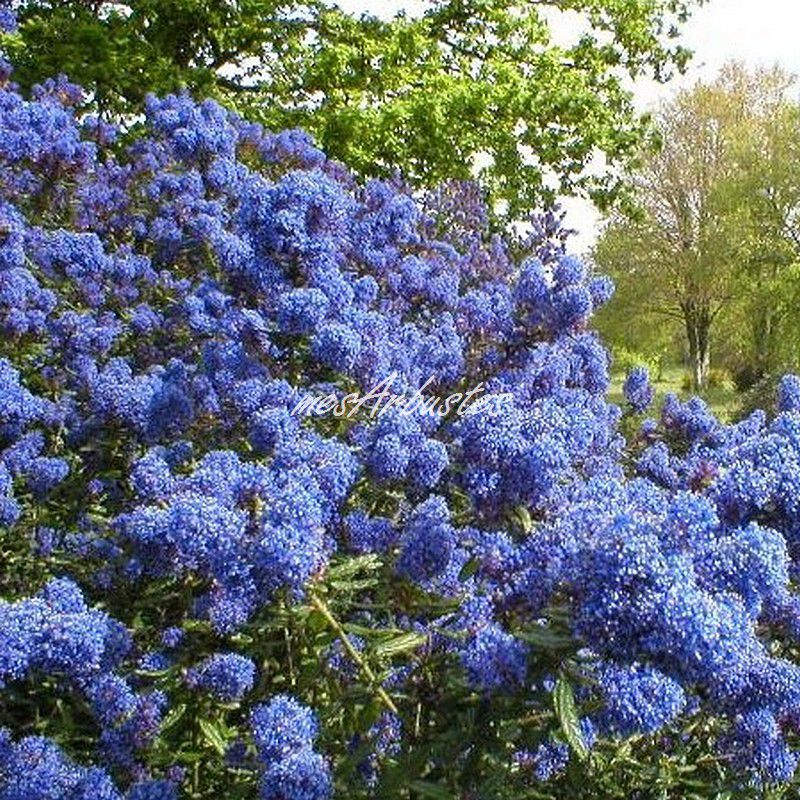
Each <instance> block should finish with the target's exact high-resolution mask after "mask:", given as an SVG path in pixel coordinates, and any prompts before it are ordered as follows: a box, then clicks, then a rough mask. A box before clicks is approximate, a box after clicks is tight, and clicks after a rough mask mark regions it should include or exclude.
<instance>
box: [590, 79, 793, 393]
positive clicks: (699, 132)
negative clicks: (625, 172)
mask: <svg viewBox="0 0 800 800" xmlns="http://www.w3.org/2000/svg"><path fill="white" fill-rule="evenodd" d="M789 83H790V81H789V79H788V78H787V76H786V75H785V74H783V73H782V72H780V71H778V70H771V71H763V70H762V71H757V72H755V73H752V74H750V73H748V72H747V71H746V70H744V68H743V67H741V66H740V65H736V64H731V65H729V66H728V67H726V68H725V69H724V70H723V71H722V73H721V74H720V76H719V78H718V79H717V80H716V81H714V82H713V83H711V84H697V85H696V86H694V87H693V88H691V89H689V90H686V91H683V92H681V93H679V94H678V95H677V96H676V97H675V99H673V100H672V101H670V102H668V103H666V104H665V105H664V106H663V107H662V109H661V110H660V113H659V114H658V117H657V126H658V129H659V132H660V137H661V141H662V145H661V146H660V147H659V148H658V149H657V150H655V151H653V152H650V153H647V154H645V155H644V157H643V159H642V161H641V164H640V166H639V167H638V169H637V170H636V172H635V173H634V174H633V175H632V176H631V183H632V186H633V191H634V195H635V201H636V203H637V213H636V214H635V215H633V216H624V215H623V214H621V213H616V214H614V215H613V216H612V218H611V221H610V224H609V226H608V228H607V230H606V231H605V233H604V235H603V237H602V238H601V241H600V242H599V244H598V246H597V250H596V254H595V256H596V259H597V261H598V263H599V264H600V265H601V267H602V268H603V269H605V270H608V271H609V272H611V274H612V275H613V276H614V277H615V279H616V281H617V284H618V294H617V300H616V306H614V305H612V306H611V307H610V308H609V311H608V313H609V314H613V313H625V314H626V315H628V316H629V317H631V318H634V319H636V318H638V319H639V320H641V322H642V323H643V324H645V325H652V324H653V319H654V316H655V317H656V318H657V317H661V318H668V319H673V320H677V321H678V323H679V324H680V325H681V327H682V330H683V333H684V337H685V342H686V350H687V353H688V361H689V365H690V368H691V373H692V382H693V385H694V388H695V389H696V390H699V389H702V388H703V387H704V386H705V385H706V382H707V379H708V373H709V368H710V363H711V362H710V359H711V340H712V333H713V331H714V329H715V326H716V325H717V324H718V321H719V318H720V314H721V313H722V312H723V311H724V310H727V309H728V308H729V307H730V306H731V305H732V304H733V302H734V301H735V300H736V298H737V296H738V292H737V287H738V286H740V283H738V282H739V281H740V280H741V278H742V269H741V267H742V264H743V261H744V259H745V253H746V251H747V249H748V247H750V248H752V244H753V242H752V241H748V238H747V236H746V230H752V229H753V225H752V224H750V225H748V226H747V228H745V227H743V225H742V220H743V218H744V217H746V216H747V215H750V214H751V213H752V209H753V192H752V188H753V187H752V181H754V180H756V177H755V175H752V176H751V175H749V174H748V172H747V169H748V167H752V166H753V164H754V163H757V162H758V158H757V157H756V154H755V153H756V151H754V150H753V148H754V147H756V146H757V145H756V143H757V142H759V141H762V143H763V136H764V135H766V134H765V131H766V130H767V128H768V127H769V126H770V125H772V124H773V123H774V120H775V119H777V117H778V116H780V115H782V114H785V113H788V111H787V110H786V109H787V108H788V106H787V103H786V100H785V95H786V90H787V88H788V85H789ZM759 170H761V171H762V172H763V170H762V168H760V167H759ZM763 177H764V176H763V174H762V179H763ZM762 201H763V202H762ZM759 203H760V204H761V205H763V206H764V208H765V209H766V207H767V206H768V205H769V203H768V202H767V196H766V195H765V196H764V197H763V198H762V200H760V201H759ZM615 309H616V312H615Z"/></svg>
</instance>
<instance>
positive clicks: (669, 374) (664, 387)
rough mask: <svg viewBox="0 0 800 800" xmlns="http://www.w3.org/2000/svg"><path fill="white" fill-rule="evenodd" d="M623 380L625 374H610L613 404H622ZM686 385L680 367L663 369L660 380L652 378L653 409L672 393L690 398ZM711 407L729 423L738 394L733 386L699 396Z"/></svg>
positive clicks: (712, 389) (674, 366)
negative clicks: (654, 391)
mask: <svg viewBox="0 0 800 800" xmlns="http://www.w3.org/2000/svg"><path fill="white" fill-rule="evenodd" d="M624 380H625V373H623V372H612V375H611V389H610V391H609V396H610V399H611V401H612V402H613V403H619V404H622V403H624V398H623V396H622V384H623V382H624ZM686 385H688V381H687V372H686V370H685V369H684V367H682V366H681V365H679V364H678V365H673V366H669V367H664V369H663V370H662V373H661V376H660V379H658V378H655V377H654V378H653V387H654V388H655V390H656V399H655V407H656V408H658V407H660V405H661V402H662V401H663V400H664V398H665V397H666V396H667V395H668V394H669V393H670V392H673V393H675V394H677V395H678V396H679V397H681V398H683V399H686V398H688V397H691V396H692V395H693V394H694V392H692V391H691V390H688V389H686V388H685V387H686ZM700 396H701V397H702V398H703V399H704V400H705V401H706V402H707V403H708V404H709V406H711V408H712V410H713V411H714V413H715V414H716V415H717V417H719V418H720V419H721V420H722V421H723V422H727V421H730V419H731V417H732V415H733V413H734V412H735V409H736V405H737V400H738V397H739V393H738V392H737V391H736V389H735V388H734V387H733V386H715V387H713V388H709V389H706V391H704V392H702V393H701V395H700Z"/></svg>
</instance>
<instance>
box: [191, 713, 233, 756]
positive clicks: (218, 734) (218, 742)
mask: <svg viewBox="0 0 800 800" xmlns="http://www.w3.org/2000/svg"><path fill="white" fill-rule="evenodd" d="M198 724H199V725H200V730H201V731H202V732H203V738H204V739H205V740H206V742H208V744H210V745H211V746H212V747H213V748H214V749H215V750H216V751H217V752H218V753H219V754H220V755H225V751H226V750H227V744H226V743H225V733H224V730H223V729H222V727H221V725H220V724H219V723H218V722H213V721H212V720H209V719H200V720H198Z"/></svg>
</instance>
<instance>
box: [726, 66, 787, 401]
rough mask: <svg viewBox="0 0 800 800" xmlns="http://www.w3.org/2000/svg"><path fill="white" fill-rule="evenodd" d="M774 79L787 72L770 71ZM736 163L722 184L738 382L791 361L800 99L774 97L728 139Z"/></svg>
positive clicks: (730, 337) (729, 328)
mask: <svg viewBox="0 0 800 800" xmlns="http://www.w3.org/2000/svg"><path fill="white" fill-rule="evenodd" d="M773 80H774V81H775V82H776V85H777V86H780V83H781V81H783V83H784V85H785V86H787V87H788V86H789V79H788V78H787V77H786V76H780V74H776V75H773ZM733 147H734V155H735V158H736V162H737V164H738V167H739V169H738V170H737V172H736V174H735V175H734V176H733V178H732V180H731V181H730V182H729V183H728V184H727V185H726V186H723V187H722V191H723V192H725V193H726V194H727V196H728V198H729V207H730V209H731V211H732V212H735V213H736V214H737V219H736V232H737V239H738V243H739V244H738V246H739V253H738V257H737V263H736V267H737V270H736V275H735V280H736V292H735V294H736V303H735V304H734V307H733V308H732V309H731V313H729V314H727V315H726V319H725V320H724V323H725V331H724V333H725V339H726V341H728V342H730V343H731V345H730V349H731V351H732V352H731V353H730V355H729V362H730V366H731V368H732V369H733V370H734V372H735V373H736V375H737V378H738V380H737V382H738V383H739V384H740V385H741V386H742V387H747V386H748V385H750V384H752V383H753V382H755V381H756V380H759V379H760V378H762V377H763V376H764V375H767V374H770V373H774V372H776V371H779V370H785V369H794V368H795V367H796V366H797V364H798V352H800V347H799V345H800V319H798V316H797V313H796V309H797V304H798V301H800V107H798V106H797V105H796V104H795V103H786V102H785V101H784V100H783V99H782V98H781V97H776V98H775V101H774V103H773V104H772V105H766V106H765V107H763V108H762V109H761V113H760V114H757V115H754V116H751V117H750V118H749V120H748V124H746V125H744V126H742V128H741V129H740V130H739V131H738V132H737V134H736V136H735V138H734V140H733Z"/></svg>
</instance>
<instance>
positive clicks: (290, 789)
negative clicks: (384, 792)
mask: <svg viewBox="0 0 800 800" xmlns="http://www.w3.org/2000/svg"><path fill="white" fill-rule="evenodd" d="M250 729H251V732H252V736H253V741H254V742H255V745H256V751H257V753H258V758H259V761H260V762H261V764H262V765H263V773H262V775H261V793H260V797H261V800H325V798H328V797H330V796H331V795H332V792H333V785H332V782H331V775H330V768H329V766H328V763H327V761H326V760H325V759H324V758H323V757H322V756H321V755H320V754H319V753H316V752H315V751H314V749H313V747H314V740H315V739H316V737H317V731H318V723H317V720H316V718H315V716H314V714H313V712H311V711H310V710H309V709H308V708H306V707H305V706H303V705H301V704H300V703H298V702H297V700H295V699H294V698H292V697H288V696H287V695H278V696H276V697H274V698H272V700H271V701H270V702H269V703H268V704H266V705H260V706H256V707H255V708H253V711H252V713H251V715H250Z"/></svg>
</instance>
